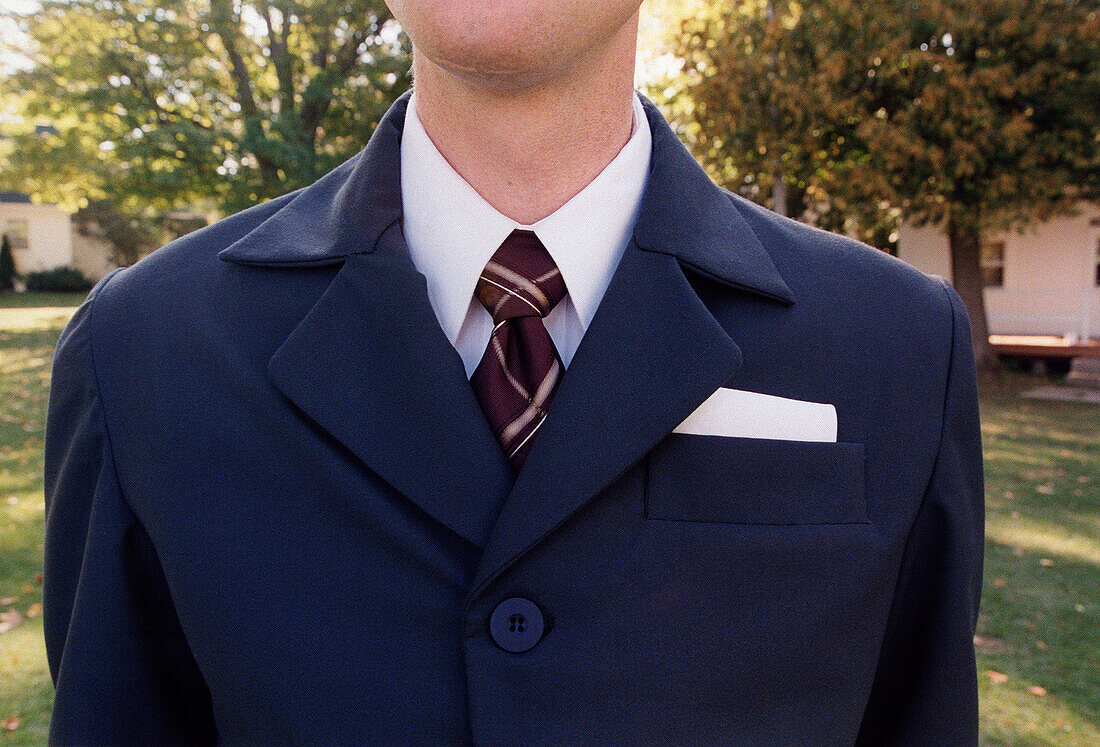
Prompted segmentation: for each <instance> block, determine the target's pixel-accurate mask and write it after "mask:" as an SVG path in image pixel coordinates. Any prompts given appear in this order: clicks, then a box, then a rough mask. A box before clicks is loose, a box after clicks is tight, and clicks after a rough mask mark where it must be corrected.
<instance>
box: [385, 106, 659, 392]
mask: <svg viewBox="0 0 1100 747" xmlns="http://www.w3.org/2000/svg"><path fill="white" fill-rule="evenodd" d="M633 100H634V124H633V128H632V131H631V134H630V139H629V140H628V141H627V143H626V145H624V146H623V148H622V150H620V151H619V153H618V155H616V156H615V158H614V159H613V160H612V161H611V163H609V164H608V165H607V166H606V167H605V168H604V170H603V171H601V172H600V173H599V174H598V175H597V176H596V178H595V179H593V180H592V181H591V182H589V183H588V185H587V186H585V187H584V189H582V190H581V191H580V192H578V193H577V194H576V195H574V196H573V198H572V199H570V200H569V202H567V203H565V204H564V205H562V206H561V207H560V208H558V209H557V210H555V211H554V212H553V213H551V214H550V215H548V216H546V217H545V218H543V219H542V220H540V221H538V222H537V223H535V224H533V225H529V226H524V225H520V224H519V223H516V222H515V221H514V220H512V219H511V218H508V217H507V216H505V215H503V214H502V213H500V212H499V211H497V210H496V208H494V207H493V206H492V205H490V204H489V203H488V202H486V201H485V199H484V198H483V197H482V196H481V195H479V194H478V193H477V192H476V191H475V190H474V188H473V187H471V186H470V184H469V183H468V182H466V180H465V179H463V178H462V177H461V176H459V174H458V172H457V171H455V170H454V168H452V167H451V165H450V164H449V163H447V161H446V159H444V158H443V155H442V154H441V153H440V152H439V150H438V149H437V148H436V147H435V144H434V143H433V142H432V141H431V139H430V138H429V137H428V134H427V132H425V131H424V126H423V125H422V124H421V122H420V118H419V117H418V116H417V114H416V95H415V93H414V94H413V96H412V97H411V98H410V100H409V106H408V112H407V114H406V115H405V125H404V129H403V131H402V135H401V199H402V202H403V205H404V209H403V213H404V215H403V218H402V220H403V229H404V232H405V240H406V242H407V243H408V245H409V252H410V254H411V256H412V261H413V265H415V267H416V269H417V270H419V271H420V272H421V273H422V274H423V275H424V277H425V278H426V279H427V285H428V300H429V301H430V302H431V305H432V309H433V310H434V311H435V315H436V317H437V318H438V319H439V324H440V326H441V327H442V328H443V332H444V333H445V334H446V335H447V338H448V339H449V340H450V341H451V344H452V345H454V347H455V349H456V350H457V351H458V354H459V355H460V356H461V358H462V363H463V365H464V366H465V368H466V376H467V378H469V377H470V376H472V375H473V372H474V369H475V368H476V367H477V364H478V363H479V362H480V361H481V356H482V354H483V353H484V352H485V348H486V346H487V345H488V342H489V335H490V333H491V332H492V329H493V321H492V317H491V316H490V315H489V312H488V311H486V310H485V308H484V307H483V306H482V305H481V304H480V303H478V301H477V300H476V299H475V298H474V289H475V287H476V286H477V280H478V277H479V276H480V275H481V271H482V270H483V269H484V267H485V263H486V262H488V261H489V258H490V257H492V256H493V253H494V252H495V251H496V250H497V249H498V248H499V247H500V245H501V243H503V241H504V239H506V238H507V237H508V235H509V234H510V233H511V232H512V231H513V229H516V228H524V229H527V230H530V231H534V232H535V234H536V235H537V236H538V237H539V239H540V240H541V241H542V243H543V244H544V245H545V246H546V249H547V250H548V251H549V252H550V256H551V257H552V258H553V260H554V262H555V263H556V264H557V265H558V268H559V269H560V270H561V276H562V279H563V280H564V281H565V287H566V290H567V295H566V297H565V299H564V300H562V301H561V302H560V303H559V304H558V305H557V306H555V307H554V309H553V310H552V311H551V312H550V313H549V314H548V315H547V316H546V318H545V319H544V320H543V322H544V323H545V325H546V329H547V331H548V332H549V333H550V337H551V339H552V340H553V341H554V346H555V347H556V348H557V350H558V354H559V355H561V359H562V363H564V364H565V366H566V367H568V366H569V363H570V361H571V360H572V358H573V353H575V352H576V350H577V346H578V345H580V341H581V338H582V337H583V336H584V333H585V330H587V329H588V325H589V323H590V322H591V321H592V316H593V315H594V314H595V313H596V307H597V306H599V303H600V300H601V299H602V298H603V295H604V291H606V290H607V285H608V283H609V282H610V281H611V276H612V274H613V273H614V272H615V268H616V267H617V266H618V264H619V259H620V257H622V253H623V250H624V249H625V248H626V246H627V244H628V243H629V242H630V235H631V232H632V231H633V230H634V223H635V221H636V220H637V217H638V210H639V208H640V205H641V200H642V193H643V191H644V190H645V182H646V176H647V175H648V172H649V157H650V148H651V133H650V130H649V122H648V120H647V119H646V116H645V111H644V110H643V109H642V103H641V100H640V99H639V98H638V95H637V94H635V95H634V98H633Z"/></svg>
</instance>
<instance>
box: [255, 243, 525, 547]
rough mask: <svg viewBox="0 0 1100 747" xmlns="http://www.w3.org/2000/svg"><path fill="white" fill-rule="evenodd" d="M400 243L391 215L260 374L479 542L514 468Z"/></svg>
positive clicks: (407, 493)
mask: <svg viewBox="0 0 1100 747" xmlns="http://www.w3.org/2000/svg"><path fill="white" fill-rule="evenodd" d="M388 244H389V245H390V246H387V245H388ZM402 248H403V240H402V239H401V237H400V227H399V226H397V225H395V226H393V227H391V229H390V230H389V231H388V232H387V233H386V234H383V236H382V238H381V240H380V242H379V248H378V251H376V252H373V253H371V254H356V255H352V256H350V257H348V259H347V260H346V261H345V263H344V265H343V267H341V269H340V270H339V272H338V273H337V274H336V276H335V277H334V279H333V281H332V283H331V284H330V285H329V287H328V288H327V289H326V291H325V292H324V294H322V296H321V297H320V298H319V300H318V301H317V303H316V304H315V305H314V306H313V308H312V309H311V310H310V311H309V312H308V313H307V314H306V316H305V317H304V318H303V319H302V321H301V322H300V323H299V325H298V326H297V327H296V328H295V329H294V331H293V332H291V334H290V335H289V336H288V337H287V338H286V340H285V341H284V342H283V344H282V345H281V346H280V347H279V348H278V349H277V350H276V351H275V353H274V354H273V355H272V356H271V358H270V360H269V362H268V368H267V370H268V374H269V375H270V376H271V379H272V381H273V382H274V383H275V385H276V386H277V387H278V388H279V390H280V391H282V392H283V394H285V395H286V396H287V397H288V398H289V399H290V400H291V401H293V402H294V404H295V405H297V406H298V407H299V408H300V409H301V410H302V411H303V412H305V413H306V415H308V416H309V417H310V418H311V419H313V420H314V421H315V422H316V423H317V424H318V425H320V426H321V427H322V428H323V429H324V430H326V431H327V432H328V433H330V434H331V435H332V436H333V437H335V438H336V439H337V440H338V441H340V442H341V443H342V444H343V445H344V446H346V447H347V448H348V449H349V450H351V452H352V453H354V454H355V455H356V456H357V457H359V459H361V460H362V461H363V462H364V463H365V464H366V465H367V466H369V467H370V469H371V470H373V471H374V472H375V473H376V474H378V475H379V476H381V477H382V478H383V479H384V480H386V482H388V483H389V484H390V485H392V486H393V487H394V488H395V489H397V490H398V491H399V492H400V493H402V494H403V495H405V496H406V497H408V498H409V499H411V500H412V501H413V502H415V503H416V504H417V505H419V506H420V507H421V508H423V509H424V510H425V511H426V512H427V513H428V514H430V515H431V516H433V517H434V518H435V519H436V520H438V521H440V522H441V523H443V524H444V525H446V526H448V527H450V528H451V529H452V530H454V531H455V532H457V533H459V534H460V535H461V536H463V537H465V538H466V539H467V540H469V541H470V542H473V543H474V544H476V545H478V546H482V547H483V546H484V545H485V543H486V541H487V539H488V534H489V530H490V528H491V526H492V522H493V519H494V518H495V516H496V513H497V511H498V509H499V507H500V504H501V502H502V501H503V498H504V496H505V495H506V494H507V492H508V490H509V488H510V487H511V486H512V481H513V474H512V470H511V467H510V466H509V464H508V462H507V460H506V459H505V458H504V453H503V451H502V450H501V448H500V446H499V445H498V444H497V442H496V440H495V439H494V438H493V435H492V432H491V430H490V429H489V426H488V424H487V423H486V421H485V417H484V415H483V414H482V412H481V409H480V408H479V406H478V404H477V400H476V399H475V397H474V394H473V390H472V389H471V387H470V384H469V381H467V379H466V375H465V371H464V369H463V367H462V361H461V359H460V358H459V356H458V353H457V352H456V351H455V350H454V348H453V347H452V346H451V344H450V342H449V341H448V340H447V338H446V336H445V335H444V334H443V331H442V329H440V327H439V322H438V321H437V320H436V317H435V315H434V312H433V311H432V309H431V306H430V304H429V302H428V298H427V291H426V289H425V285H424V277H423V275H421V274H420V273H418V272H417V271H416V270H415V268H414V267H413V265H412V263H411V262H410V261H409V260H408V258H407V256H406V255H405V253H404V252H403V251H401V250H402Z"/></svg>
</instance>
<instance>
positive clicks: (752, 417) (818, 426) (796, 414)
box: [672, 388, 836, 442]
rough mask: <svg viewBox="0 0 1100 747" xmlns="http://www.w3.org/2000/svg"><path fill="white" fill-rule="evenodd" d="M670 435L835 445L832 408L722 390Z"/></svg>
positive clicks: (733, 390) (825, 405) (706, 401)
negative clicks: (682, 434)
mask: <svg viewBox="0 0 1100 747" xmlns="http://www.w3.org/2000/svg"><path fill="white" fill-rule="evenodd" d="M672 432H673V433H690V434H695V435H699V436H735V437H739V438H771V439H777V440H782V441H828V442H835V441H836V407H834V406H833V405H827V404H822V403H820V402H804V401H802V400H797V399H786V398H785V397H774V396H772V395H770V394H759V393H757V392H744V391H741V390H740V389H725V388H722V389H719V390H717V391H716V392H715V393H714V394H712V395H710V397H708V398H707V399H706V400H705V401H704V402H703V404H701V405H699V407H698V408H696V410H695V412H693V413H691V414H690V415H688V416H687V419H686V420H684V422H682V423H680V424H679V425H678V426H676V427H675V428H674V429H673V430H672Z"/></svg>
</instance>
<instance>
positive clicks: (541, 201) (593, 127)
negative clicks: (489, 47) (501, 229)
mask: <svg viewBox="0 0 1100 747" xmlns="http://www.w3.org/2000/svg"><path fill="white" fill-rule="evenodd" d="M631 26H632V24H627V25H626V26H625V27H624V28H623V29H621V30H620V33H619V34H617V35H616V37H615V38H614V39H612V40H610V42H609V44H608V45H607V46H605V47H603V48H602V49H601V50H600V52H599V53H598V58H597V59H591V60H585V61H578V63H577V64H576V65H574V66H573V68H572V70H571V71H569V73H568V74H563V75H561V76H558V77H555V78H554V79H552V80H548V81H545V82H542V83H540V84H537V85H530V86H525V87H522V88H518V89H513V88H509V87H507V86H500V85H491V86H490V85H484V84H481V83H480V82H478V81H471V80H469V79H467V78H464V77H462V76H460V75H456V74H454V73H452V72H450V71H448V70H445V69H444V68H442V67H440V66H438V65H436V64H435V63H433V62H432V61H431V60H428V59H427V58H426V57H425V56H424V55H422V54H415V55H414V60H413V71H414V79H415V81H416V84H415V85H416V107H417V114H418V116H419V117H420V120H421V122H422V123H423V125H424V130H425V131H426V132H427V133H428V135H429V137H431V139H432V142H434V143H435V146H436V147H437V148H438V149H439V152H440V153H442V154H443V157H444V158H446V159H447V161H448V163H450V164H451V166H452V167H453V168H454V169H455V171H457V172H458V173H459V174H460V175H461V176H462V178H463V179H465V180H466V181H467V182H468V183H469V184H470V185H471V186H472V187H473V188H474V189H475V190H477V192H478V193H479V194H480V195H481V196H482V197H483V198H485V200H486V202H488V203H489V204H490V205H492V206H493V207H494V208H496V209H497V210H499V211H500V212H501V213H503V214H504V215H506V216H508V217H509V218H511V219H512V220H514V221H516V222H517V223H520V224H522V225H531V224H533V223H535V222H537V221H539V220H541V219H542V218H545V217H546V216H547V215H550V214H551V213H553V212H554V211H555V210H557V209H558V208H559V207H561V206H562V205H564V204H565V203H566V202H568V201H569V199H570V198H571V197H573V195H575V194H577V193H578V192H580V191H581V190H582V189H583V188H584V187H585V185H587V184H588V183H589V182H590V181H592V179H594V178H595V177H596V176H597V175H598V174H599V173H600V172H601V171H602V170H603V169H604V167H605V166H607V164H609V163H610V162H611V161H612V160H613V159H614V158H615V156H616V154H618V152H619V151H620V150H621V149H622V147H623V145H625V144H626V142H627V141H628V140H629V139H630V134H631V123H632V121H633V110H632V106H633V105H632V102H631V96H632V95H633V84H634V54H635V51H634V50H635V44H636V41H635V39H636V30H635V29H632V28H631Z"/></svg>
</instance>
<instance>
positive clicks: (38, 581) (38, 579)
mask: <svg viewBox="0 0 1100 747" xmlns="http://www.w3.org/2000/svg"><path fill="white" fill-rule="evenodd" d="M34 582H35V583H36V584H38V585H41V584H42V574H41V573H36V574H34Z"/></svg>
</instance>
